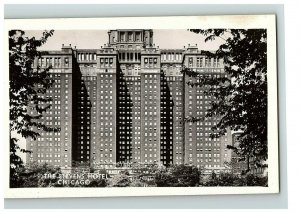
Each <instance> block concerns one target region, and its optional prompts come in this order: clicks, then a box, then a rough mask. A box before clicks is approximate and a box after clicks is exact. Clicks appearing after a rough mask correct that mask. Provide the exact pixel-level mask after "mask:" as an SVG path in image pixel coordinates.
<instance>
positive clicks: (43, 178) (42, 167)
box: [11, 163, 61, 188]
mask: <svg viewBox="0 0 300 213" xmlns="http://www.w3.org/2000/svg"><path fill="white" fill-rule="evenodd" d="M17 174H18V175H17V178H18V179H17V180H15V181H14V182H12V183H11V187H13V188H20V187H22V188H31V187H56V186H59V185H58V184H57V181H58V180H59V176H60V175H61V170H60V168H59V167H54V166H51V165H48V164H46V163H45V164H37V163H33V164H32V165H30V167H27V166H25V167H18V168H17Z"/></svg>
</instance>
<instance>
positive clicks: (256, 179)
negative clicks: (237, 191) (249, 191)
mask: <svg viewBox="0 0 300 213" xmlns="http://www.w3.org/2000/svg"><path fill="white" fill-rule="evenodd" d="M203 186H263V187H266V186H268V177H262V176H258V175H253V174H247V175H244V176H238V175H234V174H232V173H220V174H219V175H218V176H217V175H216V174H214V173H212V174H211V175H210V176H209V177H208V180H206V181H205V182H203Z"/></svg>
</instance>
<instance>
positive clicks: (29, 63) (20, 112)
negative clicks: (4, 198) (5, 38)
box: [9, 30, 58, 184]
mask: <svg viewBox="0 0 300 213" xmlns="http://www.w3.org/2000/svg"><path fill="white" fill-rule="evenodd" d="M53 32H54V31H53V30H51V31H44V32H43V35H42V37H41V38H40V39H36V38H35V37H32V38H28V37H26V36H25V32H24V31H22V30H11V31H9V86H10V91H9V96H10V183H11V184H13V182H14V181H16V180H17V179H18V177H17V170H18V168H20V167H22V165H23V162H22V159H21V158H20V157H19V156H18V155H17V151H18V150H19V151H21V152H29V151H28V150H25V149H21V148H20V147H19V145H18V139H17V138H16V137H14V136H13V135H12V132H15V133H16V134H18V135H20V136H22V137H24V138H28V137H31V138H33V139H36V138H37V137H38V136H39V131H38V130H41V131H58V129H53V128H51V127H48V126H46V125H45V124H44V123H43V122H42V121H41V118H42V116H43V113H44V112H45V111H46V110H47V109H49V108H50V106H51V105H50V104H48V103H49V101H50V100H51V97H49V98H47V97H43V96H41V94H44V93H45V92H46V90H47V89H48V88H50V87H51V85H52V83H53V82H52V80H51V79H50V76H49V75H50V74H49V69H50V68H51V67H47V68H46V69H41V68H40V67H39V66H37V67H36V69H35V68H33V62H34V60H35V59H36V58H40V57H41V53H40V52H39V51H38V50H37V48H38V47H40V46H42V45H43V44H44V43H45V42H46V41H47V39H48V38H49V37H50V36H52V35H53ZM29 108H31V109H34V110H35V114H30V113H29V110H28V109H29Z"/></svg>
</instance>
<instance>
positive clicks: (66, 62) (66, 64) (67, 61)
mask: <svg viewBox="0 0 300 213" xmlns="http://www.w3.org/2000/svg"><path fill="white" fill-rule="evenodd" d="M65 66H69V58H65Z"/></svg>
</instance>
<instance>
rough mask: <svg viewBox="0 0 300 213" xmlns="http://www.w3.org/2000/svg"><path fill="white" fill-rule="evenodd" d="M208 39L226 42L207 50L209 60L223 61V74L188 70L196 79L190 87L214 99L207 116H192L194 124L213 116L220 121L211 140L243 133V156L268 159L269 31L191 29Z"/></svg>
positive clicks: (238, 152)
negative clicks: (202, 88)
mask: <svg viewBox="0 0 300 213" xmlns="http://www.w3.org/2000/svg"><path fill="white" fill-rule="evenodd" d="M191 31H192V32H194V33H200V34H202V35H204V36H205V42H209V41H214V40H215V39H217V38H218V39H219V40H223V43H222V44H221V45H220V46H219V48H218V50H217V51H216V52H208V51H204V52H203V53H204V54H205V55H206V56H207V57H208V58H218V59H223V61H224V66H225V68H224V72H225V73H224V74H225V75H220V76H219V77H215V76H214V77H212V76H211V75H209V74H204V75H203V74H201V75H200V73H198V72H195V71H194V70H191V69H189V68H185V69H184V72H185V73H186V74H187V75H188V76H192V77H194V79H196V80H195V82H191V83H188V84H190V85H191V86H197V87H205V88H206V90H205V94H206V95H208V96H210V97H212V101H211V104H210V105H211V107H210V108H209V109H208V110H207V112H206V115H205V117H191V118H188V119H187V120H189V121H192V122H195V121H199V120H203V119H205V118H210V117H218V118H220V119H219V121H218V122H217V124H216V125H215V126H213V128H212V132H213V133H212V134H211V137H212V138H215V137H220V136H222V135H224V134H225V132H226V131H227V130H228V128H229V129H230V130H233V131H242V134H241V135H240V138H239V140H240V144H239V149H234V150H235V152H237V154H238V155H240V156H244V157H245V156H250V157H253V158H254V160H255V161H257V163H258V162H259V161H261V160H266V159H267V157H268V155H267V153H268V146H267V95H268V91H267V31H266V30H265V29H207V30H200V29H192V30H191Z"/></svg>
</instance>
